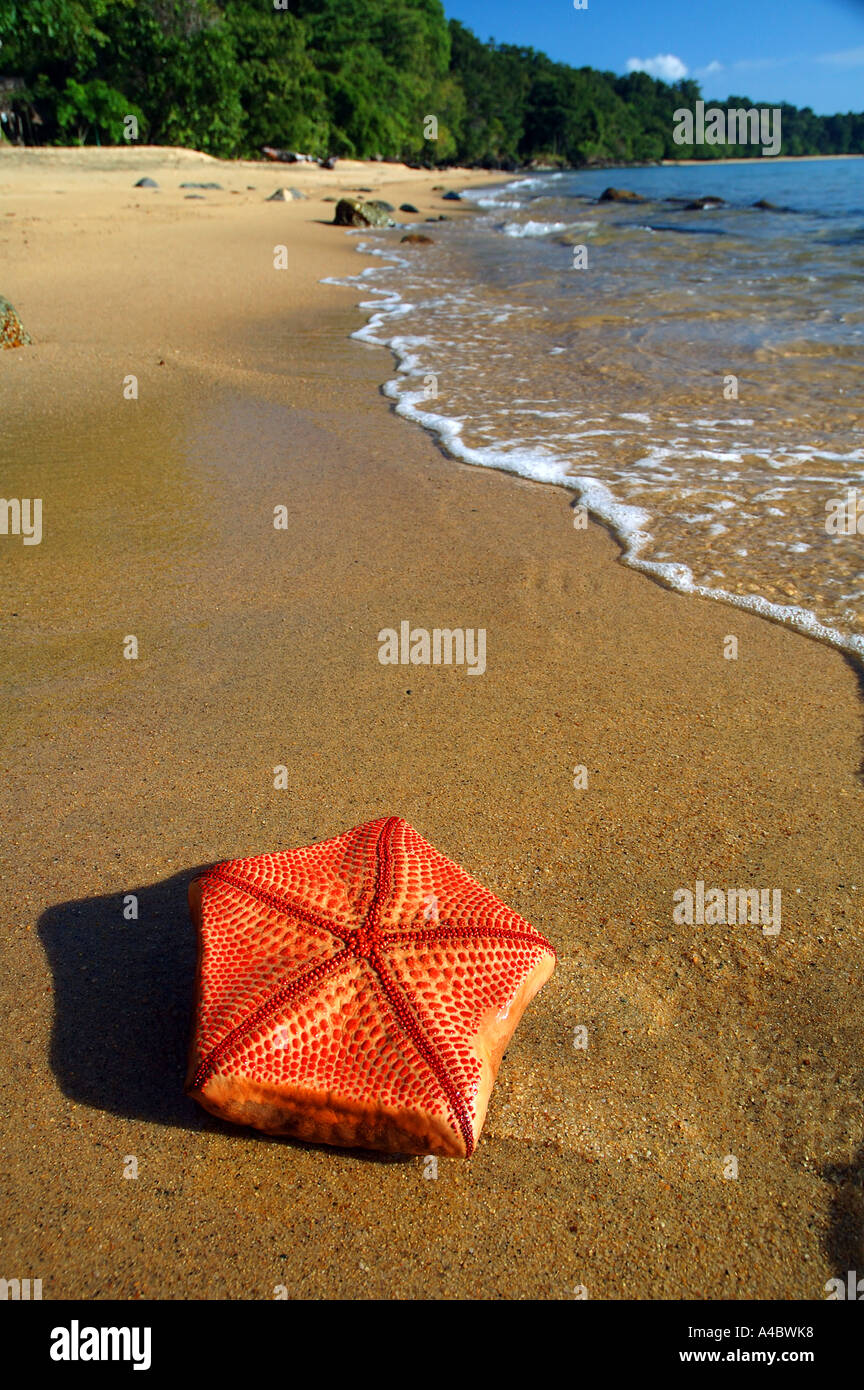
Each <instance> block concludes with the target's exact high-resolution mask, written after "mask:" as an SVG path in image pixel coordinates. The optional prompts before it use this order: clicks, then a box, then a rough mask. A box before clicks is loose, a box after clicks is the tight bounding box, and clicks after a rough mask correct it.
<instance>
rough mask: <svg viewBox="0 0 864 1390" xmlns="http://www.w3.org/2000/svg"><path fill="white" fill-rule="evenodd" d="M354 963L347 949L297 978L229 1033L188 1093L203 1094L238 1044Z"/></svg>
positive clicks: (198, 1071)
mask: <svg viewBox="0 0 864 1390" xmlns="http://www.w3.org/2000/svg"><path fill="white" fill-rule="evenodd" d="M349 960H351V952H350V950H349V949H348V947H347V946H346V947H343V949H342V950H341V951H338V952H337V953H336V955H335V956H331V957H330V959H329V960H327V961H321V962H319V964H318V965H313V966H312V968H311V969H310V970H305V971H304V972H303V974H302V975H298V976H295V978H294V979H293V980H290V981H289V983H288V984H287V985H283V986H282V988H281V989H277V990H276V991H275V993H274V994H272V995H271V996H270V998H269V999H267V1000H265V1001H264V1003H263V1004H261V1005H259V1007H258V1008H257V1009H255V1010H254V1011H253V1012H252V1013H251V1014H248V1015H247V1017H246V1018H244V1019H243V1020H242V1022H241V1023H238V1024H237V1026H236V1027H235V1028H232V1029H231V1031H230V1033H226V1035H225V1037H224V1038H223V1039H222V1041H221V1042H219V1043H217V1044H216V1046H215V1047H214V1048H212V1049H211V1050H210V1052H208V1054H207V1056H206V1057H204V1058H202V1060H201V1062H200V1063H199V1065H198V1067H197V1069H196V1071H195V1073H194V1075H193V1077H192V1079H191V1081H190V1083H189V1085H188V1087H187V1090H190V1091H196V1090H200V1089H201V1087H202V1086H203V1085H204V1083H205V1082H206V1081H207V1080H208V1078H209V1077H210V1076H212V1074H213V1072H214V1071H216V1070H217V1068H218V1067H219V1066H220V1064H221V1063H222V1062H224V1061H225V1060H226V1058H228V1057H229V1056H230V1054H231V1052H232V1051H233V1050H234V1048H235V1047H237V1046H238V1044H240V1043H242V1042H243V1040H244V1038H246V1037H248V1035H249V1034H250V1033H251V1032H253V1031H254V1029H256V1028H258V1027H260V1026H261V1024H263V1023H266V1022H267V1021H268V1020H269V1019H271V1018H272V1017H273V1015H274V1014H275V1013H277V1012H279V1011H280V1010H281V1009H284V1008H285V1006H286V1004H291V1003H293V1002H294V1000H295V999H296V998H298V997H299V996H300V995H302V994H307V993H308V992H309V990H310V989H312V988H313V987H314V986H315V985H318V984H320V983H321V982H322V981H323V980H326V979H327V978H328V976H330V975H333V974H334V973H335V972H336V971H337V970H340V969H341V968H342V967H343V966H345V965H347V963H348V961H349Z"/></svg>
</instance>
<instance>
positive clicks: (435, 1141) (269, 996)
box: [186, 816, 555, 1157]
mask: <svg viewBox="0 0 864 1390" xmlns="http://www.w3.org/2000/svg"><path fill="white" fill-rule="evenodd" d="M189 902H190V910H191V913H192V917H193V920H194V921H195V923H196V925H197V928H198V943H199V958H198V988H197V1008H196V1021H195V1029H194V1033H193V1038H192V1044H191V1048H190V1058H189V1074H188V1078H187V1086H186V1089H187V1091H188V1093H189V1094H190V1095H193V1096H194V1097H195V1099H196V1100H197V1101H199V1102H200V1104H201V1105H203V1106H204V1108H205V1109H207V1110H209V1111H210V1112H211V1113H212V1114H214V1115H218V1116H220V1117H221V1118H223V1119H227V1120H231V1121H233V1122H234V1123H237V1124H244V1125H251V1126H253V1127H254V1128H256V1129H260V1130H264V1131H265V1132H266V1133H269V1134H288V1135H292V1136H294V1137H295V1138H299V1139H304V1140H307V1141H310V1142H313V1143H325V1144H337V1145H343V1146H350V1147H355V1146H356V1147H361V1148H370V1149H384V1150H388V1151H391V1152H396V1153H421V1154H449V1155H455V1156H462V1157H468V1156H469V1155H470V1154H471V1153H473V1151H474V1149H475V1147H476V1144H477V1140H478V1138H479V1135H480V1130H481V1129H482V1127H483V1121H484V1119H485V1116H486V1107H487V1105H488V1103H489V1096H490V1094H491V1091H492V1086H493V1084H494V1081H495V1076H496V1073H497V1071H498V1066H499V1063H500V1061H501V1057H502V1056H503V1053H504V1049H505V1048H506V1046H507V1044H508V1042H509V1041H510V1038H511V1037H512V1035H513V1032H514V1030H515V1028H516V1025H517V1024H518V1022H519V1019H520V1018H521V1016H522V1014H523V1012H524V1010H525V1008H526V1007H527V1006H528V1004H529V1003H530V1001H531V1000H532V999H533V997H534V995H535V994H536V993H537V991H538V990H539V989H540V988H541V987H542V986H543V985H544V984H545V982H546V980H548V978H549V976H550V975H551V974H552V971H553V970H554V968H555V952H554V950H553V949H552V947H551V946H550V944H549V942H548V941H546V940H545V938H544V937H542V936H541V935H540V934H539V932H537V931H535V930H534V928H533V927H532V926H531V925H530V923H528V922H526V921H524V919H523V918H521V917H519V916H517V914H516V913H515V912H511V910H510V909H509V908H508V907H505V905H504V903H502V902H501V901H500V900H499V899H498V898H496V897H495V896H494V895H493V894H492V893H490V892H488V891H487V890H486V889H485V888H482V887H481V886H480V884H479V883H476V882H475V881H474V879H472V878H471V877H470V876H469V875H468V874H467V873H466V872H465V870H464V869H461V868H460V867H459V865H458V864H454V863H453V862H452V861H451V860H449V859H447V858H445V856H444V855H443V854H440V853H439V852H438V850H436V849H433V847H432V845H430V844H428V842H427V841H426V840H424V839H423V837H422V836H421V835H419V834H418V833H417V831H416V830H414V829H413V827H412V826H410V825H409V824H408V822H407V821H404V820H402V819H400V818H399V817H398V816H389V817H384V818H381V819H380V820H374V821H369V822H368V823H367V824H366V825H360V826H357V827H356V828H355V829H354V830H349V831H346V832H345V834H343V835H338V836H336V838H335V839H332V840H326V841H324V842H322V843H319V844H315V845H309V846H307V847H305V848H302V849H294V850H287V851H284V852H282V853H279V854H261V855H258V856H257V857H255V858H253V859H235V860H231V861H229V862H226V863H224V864H217V865H215V866H214V867H213V868H211V869H209V870H208V871H207V872H206V873H204V874H203V875H201V877H199V878H197V879H195V880H193V882H192V883H191V884H190V886H189Z"/></svg>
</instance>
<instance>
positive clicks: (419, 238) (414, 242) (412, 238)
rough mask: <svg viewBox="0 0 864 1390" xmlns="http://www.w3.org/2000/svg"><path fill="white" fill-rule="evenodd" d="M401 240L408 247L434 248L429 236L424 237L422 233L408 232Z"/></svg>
mask: <svg viewBox="0 0 864 1390" xmlns="http://www.w3.org/2000/svg"><path fill="white" fill-rule="evenodd" d="M401 240H402V241H407V242H408V245H409V246H434V244H435V243H434V242H433V240H432V238H431V236H425V235H424V234H423V232H409V233H408V235H407V236H403V237H402V238H401Z"/></svg>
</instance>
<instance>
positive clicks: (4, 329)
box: [0, 295, 33, 348]
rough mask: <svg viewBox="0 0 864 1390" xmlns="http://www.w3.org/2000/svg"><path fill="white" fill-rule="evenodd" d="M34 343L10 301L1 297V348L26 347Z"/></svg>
mask: <svg viewBox="0 0 864 1390" xmlns="http://www.w3.org/2000/svg"><path fill="white" fill-rule="evenodd" d="M32 341H33V339H32V338H31V337H30V334H29V333H28V332H26V330H25V328H24V325H23V324H22V322H21V320H20V319H19V317H18V315H17V314H16V312H15V310H14V309H13V308H12V305H11V304H10V303H9V300H8V299H4V298H3V296H2V295H0V348H18V347H24V345H25V343H32Z"/></svg>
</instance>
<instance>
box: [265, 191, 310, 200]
mask: <svg viewBox="0 0 864 1390" xmlns="http://www.w3.org/2000/svg"><path fill="white" fill-rule="evenodd" d="M305 197H306V194H305V193H301V192H300V189H299V188H277V189H276V192H275V193H271V194H270V197H269V198H265V199H264V201H265V203H293V202H294V201H295V199H297V198H305Z"/></svg>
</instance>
